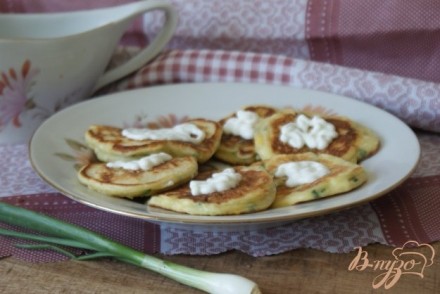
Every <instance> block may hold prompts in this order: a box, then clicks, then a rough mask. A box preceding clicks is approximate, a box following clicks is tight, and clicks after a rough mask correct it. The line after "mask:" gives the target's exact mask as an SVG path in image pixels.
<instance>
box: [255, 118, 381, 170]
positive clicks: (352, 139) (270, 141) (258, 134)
mask: <svg viewBox="0 0 440 294" xmlns="http://www.w3.org/2000/svg"><path fill="white" fill-rule="evenodd" d="M300 114H301V113H300V112H296V111H294V110H285V111H280V112H278V113H276V114H274V115H272V116H270V117H268V118H265V119H263V120H261V121H260V122H259V123H258V124H257V126H256V131H255V138H254V141H255V150H256V152H257V154H258V155H259V156H260V158H261V159H263V160H265V159H269V158H271V157H272V156H274V155H277V154H298V153H304V152H314V153H325V154H330V155H334V156H337V157H341V158H343V159H345V160H348V161H351V162H359V161H361V160H364V159H366V158H367V157H369V156H371V155H372V154H374V153H375V152H377V150H378V149H379V144H380V142H379V138H378V137H377V136H376V135H375V134H374V133H373V132H372V131H371V130H369V129H368V128H366V127H364V126H361V125H360V124H358V123H356V122H353V121H352V120H350V119H348V118H345V117H340V116H321V117H322V118H323V119H324V120H325V121H326V122H328V123H330V124H332V125H333V126H334V128H335V130H336V132H337V137H336V138H334V139H333V140H332V141H331V142H330V144H329V145H328V146H327V147H326V148H325V149H323V150H319V149H316V148H309V147H307V146H306V145H305V146H303V147H301V148H294V147H292V146H291V145H289V144H287V143H284V142H282V141H281V140H280V139H279V138H280V128H281V126H283V125H285V124H287V123H290V122H294V121H295V119H296V118H297V116H299V115H300ZM303 114H305V113H303ZM305 115H306V116H307V117H311V116H312V114H305Z"/></svg>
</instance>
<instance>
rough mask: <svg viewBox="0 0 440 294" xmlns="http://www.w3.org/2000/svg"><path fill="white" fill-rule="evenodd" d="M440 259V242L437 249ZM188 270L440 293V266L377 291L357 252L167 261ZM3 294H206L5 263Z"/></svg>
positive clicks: (379, 256) (292, 286)
mask: <svg viewBox="0 0 440 294" xmlns="http://www.w3.org/2000/svg"><path fill="white" fill-rule="evenodd" d="M432 245H433V247H434V249H435V250H436V253H438V255H440V242H437V243H435V244H432ZM363 250H365V251H367V252H368V258H369V259H370V260H390V259H393V257H392V250H393V248H391V247H386V246H382V245H370V246H367V247H364V248H363ZM156 256H158V257H160V258H165V259H167V260H170V261H173V262H177V263H181V264H184V265H187V266H191V267H195V268H199V269H203V270H207V271H216V272H228V273H235V274H239V275H243V276H246V277H248V278H250V279H252V280H254V281H256V282H257V283H258V285H259V286H260V288H261V290H262V292H263V293H265V294H283V293H286V294H287V293H289V294H290V293H399V294H400V293H411V294H413V293H417V294H421V293H438V292H437V291H439V289H440V262H439V257H438V256H436V258H435V263H434V265H432V266H430V267H427V268H425V272H424V277H423V278H421V277H419V276H415V275H402V276H401V278H400V279H399V281H398V282H397V283H396V285H395V286H394V287H392V288H391V289H389V290H384V289H383V288H381V289H378V290H374V289H373V287H372V281H373V279H374V278H375V277H376V276H377V275H379V274H380V273H382V272H384V271H374V270H372V269H365V270H364V271H349V270H348V266H349V264H350V262H351V261H352V260H353V258H354V257H355V256H356V252H351V253H347V254H332V253H325V252H321V251H316V250H311V249H300V250H293V251H289V252H286V253H284V254H279V255H275V256H267V257H258V258H255V257H251V256H248V255H246V254H244V253H240V252H236V251H232V252H228V253H224V254H220V255H215V256H162V255H156ZM0 293H4V294H9V293H11V294H12V293H13V294H15V293H33V294H41V293H109V294H112V293H115V294H116V293H118V294H119V293H143V294H144V293H153V294H155V293H176V294H177V293H178V294H182V293H188V294H190V293H201V292H199V291H197V290H194V289H192V288H189V287H187V286H184V285H181V284H179V283H177V282H174V281H172V280H169V279H167V278H164V277H162V276H160V275H158V274H156V273H152V272H149V271H148V270H144V269H141V268H137V267H135V266H131V265H128V264H124V263H121V262H117V261H112V260H108V259H107V260H99V261H84V262H79V261H67V262H58V263H46V264H30V263H25V262H22V261H19V260H16V259H14V258H4V259H1V260H0Z"/></svg>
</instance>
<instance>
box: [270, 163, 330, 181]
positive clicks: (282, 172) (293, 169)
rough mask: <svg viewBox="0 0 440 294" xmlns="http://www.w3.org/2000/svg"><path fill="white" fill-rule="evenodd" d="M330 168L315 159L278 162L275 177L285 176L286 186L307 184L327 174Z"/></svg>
mask: <svg viewBox="0 0 440 294" xmlns="http://www.w3.org/2000/svg"><path fill="white" fill-rule="evenodd" d="M329 172H330V170H329V169H328V168H327V167H326V166H325V165H323V164H321V163H319V162H316V161H295V162H287V163H283V164H280V165H279V166H278V168H277V169H276V171H275V177H287V180H286V186H287V187H295V186H298V185H303V184H309V183H312V182H314V181H316V180H317V179H319V178H321V177H323V176H325V175H326V174H328V173H329Z"/></svg>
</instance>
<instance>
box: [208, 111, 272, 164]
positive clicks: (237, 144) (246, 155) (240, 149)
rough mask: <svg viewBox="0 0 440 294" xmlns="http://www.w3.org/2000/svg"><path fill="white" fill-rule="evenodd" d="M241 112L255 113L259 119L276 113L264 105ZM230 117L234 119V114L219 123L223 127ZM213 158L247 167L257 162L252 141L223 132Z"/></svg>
mask: <svg viewBox="0 0 440 294" xmlns="http://www.w3.org/2000/svg"><path fill="white" fill-rule="evenodd" d="M243 110H246V111H252V112H255V113H256V114H258V116H259V117H261V118H265V117H268V116H271V115H272V114H274V113H275V112H276V111H277V110H276V109H275V108H273V107H269V106H264V105H253V106H247V107H244V108H243ZM231 117H236V113H234V114H231V115H230V116H228V117H226V118H224V119H222V120H220V123H221V124H222V125H224V124H225V122H226V121H227V120H228V119H229V118H231ZM214 156H215V157H216V158H217V159H219V160H221V161H224V162H226V163H229V164H233V165H248V164H251V163H253V162H255V161H257V160H258V158H257V153H256V152H255V147H254V140H253V139H243V138H242V137H240V136H237V135H232V134H226V133H225V132H224V131H223V135H222V139H221V141H220V145H219V147H218V149H217V151H216V153H215V154H214Z"/></svg>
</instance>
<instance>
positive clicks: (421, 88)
mask: <svg viewBox="0 0 440 294" xmlns="http://www.w3.org/2000/svg"><path fill="white" fill-rule="evenodd" d="M213 81H222V82H245V83H267V84H278V85H285V86H291V87H297V88H304V89H317V90H321V91H326V92H331V93H335V94H341V95H345V96H348V97H352V98H353V99H358V100H362V101H365V102H368V103H371V104H374V105H377V106H379V107H382V108H384V109H386V110H388V111H390V112H392V113H394V114H395V115H397V116H399V117H400V118H401V119H402V120H404V121H405V122H407V123H408V124H410V125H411V126H413V127H415V128H417V136H418V138H419V140H420V143H421V147H422V158H421V162H420V164H419V166H418V168H417V169H416V171H415V173H414V174H413V176H412V177H411V178H410V179H409V180H407V181H406V182H405V183H404V184H402V185H401V186H399V187H398V188H396V189H395V190H393V191H391V192H390V193H388V194H387V195H385V196H383V197H381V198H379V199H377V200H375V201H373V202H371V203H368V204H364V205H360V206H357V207H354V208H351V209H348V210H344V211H341V212H336V213H332V214H329V215H324V216H318V217H313V218H307V219H303V220H298V221H294V222H292V223H288V224H283V225H279V226H276V227H262V228H259V229H254V230H247V231H246V230H243V229H240V230H236V231H234V230H233V229H231V228H228V229H227V230H222V229H217V230H210V231H207V230H203V229H200V228H191V227H182V226H174V225H171V224H163V225H157V224H152V223H149V222H146V221H142V220H138V219H133V218H129V217H125V216H120V215H115V214H111V213H109V212H104V211H100V210H96V209H94V208H91V207H88V206H84V205H82V204H79V203H77V202H74V201H72V200H70V199H68V198H67V197H65V196H63V195H61V194H59V193H58V192H57V191H54V190H53V189H52V188H51V187H49V186H47V185H46V184H44V183H43V182H42V181H41V180H40V179H39V178H38V177H37V176H36V174H35V173H34V172H33V171H32V168H31V166H30V163H29V162H28V160H27V146H24V145H9V146H8V145H5V146H0V166H1V167H2V168H1V169H0V185H1V187H2V189H1V190H0V197H2V198H1V200H2V201H6V202H8V203H13V204H16V205H20V206H23V207H26V208H29V209H32V210H36V211H41V212H43V213H46V214H48V215H52V216H55V217H57V218H60V219H63V220H66V221H68V222H71V223H76V224H79V225H82V226H85V227H88V228H90V229H92V230H94V231H97V232H100V233H102V234H104V235H106V236H108V237H110V238H111V239H115V240H117V241H120V242H121V243H124V244H127V245H129V246H132V247H134V248H137V249H139V250H142V251H145V252H149V253H152V252H160V253H164V254H195V255H207V254H218V253H221V252H225V251H228V250H240V251H243V252H246V253H247V254H250V255H253V256H264V255H273V254H278V253H281V252H285V251H287V250H292V249H295V248H315V249H319V250H323V251H327V252H340V253H342V252H349V251H351V250H353V249H354V248H355V247H356V246H365V245H367V244H371V243H381V244H387V245H390V246H401V245H403V244H404V243H405V242H406V241H408V240H414V241H418V242H420V243H430V242H434V241H437V240H440V227H439V226H438V222H437V219H438V218H437V215H438V211H439V209H440V197H438V191H439V188H440V157H439V156H438V154H439V151H440V135H439V134H438V132H440V123H439V122H440V107H439V105H440V104H439V99H438V97H440V86H439V84H436V83H433V82H425V81H421V80H415V79H410V78H403V77H399V76H394V75H387V74H383V73H377V72H370V71H364V70H359V69H352V68H347V67H341V66H336V65H330V64H324V63H318V62H313V61H305V60H300V59H292V58H288V57H285V56H280V55H270V54H258V53H249V52H236V51H235V52H231V51H223V50H173V51H169V52H165V53H163V54H162V55H160V56H159V57H158V58H156V59H155V60H154V61H153V62H151V63H150V64H148V65H146V66H145V67H144V68H142V69H141V70H140V71H139V72H137V73H136V74H134V75H133V76H131V77H129V78H126V79H124V80H122V81H120V82H118V83H117V84H115V85H114V86H113V87H111V89H108V91H122V90H127V89H131V88H137V87H148V86H152V85H157V84H167V83H180V82H198V83H203V82H213ZM207 99H208V98H207ZM2 226H4V225H2ZM16 242H17V240H13V239H9V238H4V237H0V256H7V255H14V256H16V257H18V258H22V259H24V260H28V261H39V262H47V261H55V260H61V259H63V258H64V257H62V256H59V255H58V254H56V253H49V252H37V251H25V250H19V249H16V248H15V247H13V244H14V243H16ZM19 242H20V241H19Z"/></svg>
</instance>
